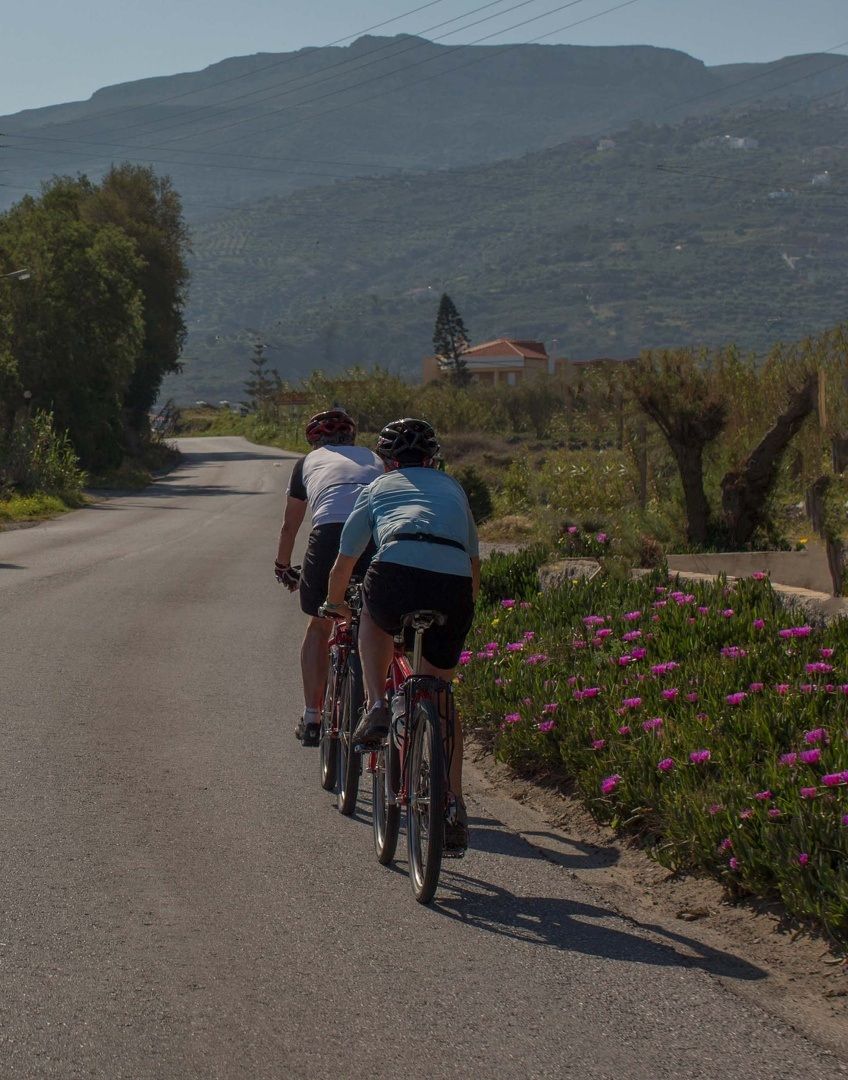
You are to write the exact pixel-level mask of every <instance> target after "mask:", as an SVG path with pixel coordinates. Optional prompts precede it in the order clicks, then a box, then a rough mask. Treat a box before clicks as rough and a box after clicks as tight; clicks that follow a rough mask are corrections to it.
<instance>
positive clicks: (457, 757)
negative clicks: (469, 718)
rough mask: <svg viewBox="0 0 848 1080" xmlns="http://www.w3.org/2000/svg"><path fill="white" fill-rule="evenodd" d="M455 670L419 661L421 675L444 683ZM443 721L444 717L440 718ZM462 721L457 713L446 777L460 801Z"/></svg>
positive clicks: (449, 679) (449, 680) (451, 676)
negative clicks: (432, 676)
mask: <svg viewBox="0 0 848 1080" xmlns="http://www.w3.org/2000/svg"><path fill="white" fill-rule="evenodd" d="M455 671H456V668H437V667H433V665H432V664H431V663H429V661H427V660H424V659H423V658H422V660H421V673H422V675H434V676H435V677H436V678H437V679H442V680H443V681H444V682H447V683H449V682H453V675H454V672H455ZM442 719H444V717H442ZM462 747H463V739H462V721H461V720H460V718H459V713H457V716H456V725H455V728H454V743H453V760H452V761H451V768H450V776H449V777H448V783H449V784H450V789H451V793H452V794H453V795H455V796H456V797H457V799H460V800H461V799H462Z"/></svg>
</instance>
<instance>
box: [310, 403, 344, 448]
mask: <svg viewBox="0 0 848 1080" xmlns="http://www.w3.org/2000/svg"><path fill="white" fill-rule="evenodd" d="M355 438H356V424H355V423H354V420H353V417H352V416H350V415H348V413H346V412H345V410H344V409H328V410H327V411H326V412H320V413H316V414H315V416H313V417H311V418H310V419H309V420H308V421H307V424H306V441H307V442H308V443H309V445H310V446H328V445H339V444H341V445H345V444H350V443H352V442H353V441H354V439H355Z"/></svg>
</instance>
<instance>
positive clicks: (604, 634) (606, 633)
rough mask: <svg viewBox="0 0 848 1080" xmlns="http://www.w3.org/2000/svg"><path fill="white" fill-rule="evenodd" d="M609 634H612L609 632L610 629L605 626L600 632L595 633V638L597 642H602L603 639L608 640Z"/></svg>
mask: <svg viewBox="0 0 848 1080" xmlns="http://www.w3.org/2000/svg"><path fill="white" fill-rule="evenodd" d="M611 634H612V630H610V628H609V627H608V626H605V627H604V628H603V629H602V630H599V631H598V632H597V634H595V637H596V638H597V639H598V641H603V640H604V639H605V638H608V637H609V636H610V635H611Z"/></svg>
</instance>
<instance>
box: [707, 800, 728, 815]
mask: <svg viewBox="0 0 848 1080" xmlns="http://www.w3.org/2000/svg"><path fill="white" fill-rule="evenodd" d="M723 809H724V807H723V806H722V805H721V803H717V802H714V803H711V804H710V805H709V806H708V807H707V813H708V814H710V815H711V816H712V817H715V816H716V814H720V813H721V812H722V810H723Z"/></svg>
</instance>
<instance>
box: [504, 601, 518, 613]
mask: <svg viewBox="0 0 848 1080" xmlns="http://www.w3.org/2000/svg"><path fill="white" fill-rule="evenodd" d="M501 607H502V608H506V609H507V611H508V610H509V609H510V608H514V607H515V601H514V600H501Z"/></svg>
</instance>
